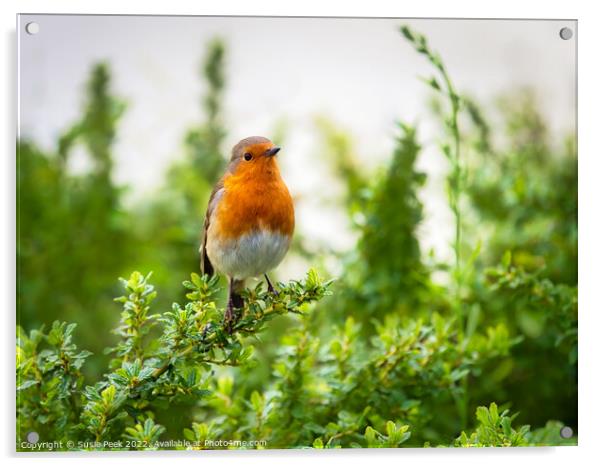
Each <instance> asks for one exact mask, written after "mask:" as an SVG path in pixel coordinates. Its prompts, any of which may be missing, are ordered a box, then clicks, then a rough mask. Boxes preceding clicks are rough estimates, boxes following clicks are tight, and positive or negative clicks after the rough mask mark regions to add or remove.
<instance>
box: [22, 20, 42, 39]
mask: <svg viewBox="0 0 602 466" xmlns="http://www.w3.org/2000/svg"><path fill="white" fill-rule="evenodd" d="M25 32H27V34H29V35H32V36H33V35H34V34H37V33H38V32H40V25H39V24H38V23H36V22H35V21H34V22H31V23H27V24H26V25H25Z"/></svg>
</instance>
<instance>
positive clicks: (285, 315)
mask: <svg viewBox="0 0 602 466" xmlns="http://www.w3.org/2000/svg"><path fill="white" fill-rule="evenodd" d="M400 37H405V39H406V40H407V41H409V43H410V45H411V46H412V47H413V48H414V49H415V50H416V51H417V52H418V53H420V54H422V55H424V57H425V58H426V60H427V63H429V64H430V66H431V67H432V69H433V70H434V75H433V76H432V77H427V78H426V79H425V82H426V83H427V85H428V86H429V87H430V89H431V90H432V91H433V93H434V100H433V102H434V103H433V106H432V107H433V110H434V117H435V118H436V119H437V120H438V121H440V122H441V123H442V131H441V137H440V138H439V140H438V145H439V147H440V149H441V153H442V156H443V158H442V160H445V161H446V162H447V164H448V168H449V172H448V173H449V175H448V177H447V180H446V184H445V195H446V196H447V199H448V201H449V206H450V210H451V212H452V217H453V235H451V236H452V238H453V239H452V242H451V245H450V250H451V251H452V253H453V260H452V261H441V260H439V259H438V258H437V257H436V256H435V255H434V254H433V253H432V252H431V251H425V250H424V248H423V247H421V241H420V228H421V227H422V224H421V223H422V221H423V219H424V215H425V213H424V207H423V204H422V200H421V189H422V188H423V186H424V185H425V183H426V182H428V178H427V174H425V173H422V172H421V171H420V170H418V169H417V168H416V164H417V160H418V159H419V157H420V155H421V154H422V147H421V143H420V142H419V141H420V137H419V131H418V128H416V127H414V126H412V125H408V124H406V123H403V122H398V124H397V131H398V133H397V137H396V140H395V146H394V150H393V152H392V154H391V157H390V158H389V161H388V162H387V165H386V166H383V167H380V168H378V169H377V170H376V171H375V172H366V171H365V169H363V168H360V167H361V164H359V163H358V158H357V157H358V154H355V153H354V152H353V151H352V147H354V145H353V144H352V140H353V138H352V136H351V135H349V134H347V133H346V132H345V131H344V130H342V129H340V128H338V127H337V126H336V125H335V124H334V123H332V122H330V121H328V120H326V119H322V120H321V121H320V125H319V129H320V132H319V134H320V135H321V136H322V146H321V148H316V150H320V149H321V150H322V151H323V153H324V157H325V158H326V159H327V160H329V161H330V162H331V168H332V177H333V178H336V179H338V180H339V181H340V182H341V186H342V187H343V195H342V196H341V199H340V202H339V207H341V208H342V209H343V210H345V211H346V212H347V214H348V218H349V226H350V228H351V230H352V231H353V233H354V234H355V235H356V238H357V241H356V245H355V248H353V250H351V251H347V252H344V253H335V252H331V251H327V250H320V251H316V250H314V249H315V248H314V249H312V248H308V247H306V246H305V241H304V238H303V237H302V235H300V234H299V235H298V238H297V239H296V240H295V247H294V248H293V251H291V254H296V255H298V256H299V257H300V258H302V259H303V260H305V261H307V262H308V263H309V264H310V265H313V266H315V267H316V268H317V269H319V270H320V273H318V272H317V271H316V270H315V269H314V268H310V270H309V272H307V274H306V277H305V278H304V279H303V280H291V281H288V282H280V283H279V284H278V286H277V289H278V294H277V295H274V294H272V293H269V292H268V291H267V290H266V289H265V287H264V286H263V285H262V284H258V285H256V286H251V287H249V288H248V289H246V290H245V291H244V293H243V295H244V302H245V304H244V312H243V316H242V318H241V320H240V321H239V322H238V323H237V324H236V326H235V327H234V329H233V332H232V333H231V334H230V333H228V332H226V331H225V330H224V324H223V314H224V304H225V299H224V289H223V288H224V287H223V285H222V284H221V283H220V280H219V279H218V278H217V277H213V278H209V277H207V276H200V275H197V274H194V273H193V274H192V275H191V276H190V279H189V280H186V281H184V283H183V287H180V286H179V285H178V284H177V283H176V282H177V281H178V280H177V279H175V278H174V277H178V276H180V277H184V276H187V275H188V274H189V272H190V270H194V268H195V267H197V265H198V264H197V262H198V258H197V256H196V250H197V249H198V240H199V231H200V229H201V220H202V214H203V211H202V208H203V206H204V205H206V202H207V197H208V195H209V192H210V189H211V187H212V184H213V182H214V181H215V179H216V177H217V176H218V175H219V173H220V170H222V168H223V166H224V163H225V162H224V161H225V160H226V159H225V156H224V151H223V147H222V143H223V141H224V139H225V136H226V134H227V133H226V130H225V126H224V119H225V112H224V110H223V105H222V99H223V96H224V94H225V92H226V91H227V86H226V82H227V81H226V76H225V72H224V65H225V60H226V58H227V49H226V47H225V44H224V43H223V42H222V41H220V40H216V41H214V42H212V43H210V44H209V46H208V51H207V55H206V58H205V60H204V62H203V65H202V67H201V70H202V76H203V79H204V80H205V82H206V84H207V87H206V92H205V95H204V97H203V99H202V100H201V103H202V109H203V111H204V114H205V120H204V121H203V122H202V123H200V124H198V125H197V126H194V127H192V128H191V129H189V130H188V131H186V133H185V134H184V135H183V142H182V144H183V148H184V149H185V154H186V155H185V157H184V158H183V159H182V160H179V161H178V162H176V163H174V165H173V166H172V167H171V168H170V169H169V170H168V173H167V176H166V182H165V184H164V186H163V187H162V188H161V189H159V190H158V191H157V192H156V193H155V194H154V195H153V196H151V197H150V198H149V199H146V200H145V201H144V202H139V203H136V204H135V205H133V206H131V205H130V206H127V204H126V203H125V202H124V199H123V197H124V193H125V190H124V188H123V187H120V186H117V185H116V184H115V183H114V182H113V180H112V177H111V173H112V167H113V162H112V144H113V142H114V140H115V137H116V134H117V132H118V130H119V126H118V123H119V118H120V116H121V115H122V114H123V112H124V111H125V110H126V104H125V103H124V102H125V101H123V100H122V99H120V98H118V97H115V96H114V95H112V93H111V87H110V69H109V66H108V65H107V64H99V65H97V66H95V67H94V69H93V70H92V73H91V77H90V80H89V85H88V88H87V91H86V101H85V102H86V105H85V107H84V112H83V116H82V118H81V119H80V120H79V121H78V122H76V123H75V124H74V125H72V127H70V128H67V130H66V131H65V132H64V134H63V135H62V137H61V138H60V139H59V140H58V141H57V145H56V149H55V150H54V151H50V152H49V153H45V152H44V151H42V150H41V149H40V148H38V147H37V146H36V144H35V143H34V142H33V141H25V140H22V141H19V142H18V155H19V178H18V180H19V203H20V204H19V212H18V220H19V223H18V224H19V232H18V273H19V290H18V296H19V324H20V325H19V326H18V328H17V355H16V356H17V449H19V450H30V449H36V448H37V447H36V444H31V443H29V442H28V434H29V433H30V432H37V433H38V434H39V437H40V442H58V444H54V445H52V446H50V447H48V448H52V449H62V450H88V449H91V450H95V449H101V450H104V449H174V448H176V449H206V448H316V449H323V448H341V447H369V448H381V447H384V448H396V447H416V446H455V447H482V446H527V445H563V444H574V443H575V442H576V440H575V438H572V439H563V438H561V436H560V430H561V428H562V427H563V426H565V425H568V426H570V427H571V428H572V429H573V430H576V427H577V411H576V403H577V383H576V382H577V379H576V373H577V277H576V250H577V249H576V248H577V239H576V238H577V222H576V213H577V199H576V176H577V170H576V168H577V167H576V156H575V152H574V143H573V135H569V136H568V137H567V141H566V144H565V146H564V148H563V149H562V150H558V149H557V148H555V146H554V145H553V144H552V143H551V142H550V141H549V137H548V134H547V132H546V129H545V122H544V121H543V119H542V117H541V116H540V115H539V113H538V112H537V108H536V103H535V101H534V99H533V98H532V95H531V94H530V93H528V92H524V93H520V94H518V95H515V96H514V97H505V98H503V99H501V100H500V104H499V113H500V116H501V117H502V118H503V119H504V121H505V122H506V126H505V128H504V130H505V136H504V138H502V140H501V141H496V142H495V143H494V141H492V140H491V139H492V138H491V137H490V134H491V131H492V130H491V128H490V127H489V124H488V121H489V118H488V116H487V115H486V113H485V111H484V110H483V109H482V108H481V106H480V105H479V104H478V103H477V102H475V101H474V100H473V99H471V98H470V96H468V95H464V94H462V93H461V92H460V91H459V90H457V89H456V87H455V86H454V84H453V80H452V78H451V75H450V72H449V71H448V70H447V68H446V67H445V66H444V64H443V60H442V58H441V57H440V56H439V55H438V54H437V53H436V52H435V51H434V50H433V49H432V48H431V47H430V45H429V43H428V41H427V39H426V38H425V37H424V36H422V35H421V34H419V33H417V32H415V31H412V30H410V29H409V28H405V27H404V28H402V30H401V35H400ZM81 147H83V148H84V149H85V150H86V151H87V152H88V153H89V154H90V156H91V159H92V160H93V161H94V164H93V166H92V168H91V169H90V171H88V172H86V173H84V174H74V173H72V172H71V171H70V169H69V161H70V159H71V157H74V154H75V151H76V149H78V148H81ZM126 206H127V207H126ZM74 245H76V247H74ZM327 259H331V260H336V261H337V262H338V263H339V264H342V265H341V273H340V274H338V276H337V278H336V279H332V280H330V279H323V278H321V277H322V276H326V277H328V276H329V273H328V268H327V267H325V266H324V265H323V264H325V263H326V262H327ZM132 264H135V265H136V267H137V268H139V269H140V270H144V271H149V270H153V271H154V274H153V275H152V276H151V274H150V273H147V274H142V273H139V272H134V273H131V274H129V275H128V278H126V279H121V288H118V286H117V285H116V281H115V278H114V277H117V276H123V275H126V274H127V273H128V271H129V270H130V269H131V267H132ZM441 276H443V277H444V278H443V279H441ZM154 284H156V285H157V290H158V291H159V292H157V291H156V289H155V286H154ZM115 295H119V297H118V298H116V299H114V301H115V302H112V301H113V296H115ZM174 302H175V303H174ZM171 303H174V304H171ZM170 304H171V305H170ZM119 307H120V308H121V314H119ZM111 310H113V311H111ZM76 323H77V327H76ZM25 328H27V329H32V328H33V329H34V330H25ZM111 328H113V331H112V333H111V332H110V329H111ZM82 342H85V344H82ZM79 347H81V348H85V349H79ZM498 405H499V408H498ZM511 413H512V414H511ZM530 426H534V427H533V428H532V427H530ZM44 448H46V447H44ZM48 448H46V449H48Z"/></svg>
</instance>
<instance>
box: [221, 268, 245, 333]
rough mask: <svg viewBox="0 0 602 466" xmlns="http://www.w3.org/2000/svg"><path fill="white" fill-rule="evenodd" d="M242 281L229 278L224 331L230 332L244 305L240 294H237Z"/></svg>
mask: <svg viewBox="0 0 602 466" xmlns="http://www.w3.org/2000/svg"><path fill="white" fill-rule="evenodd" d="M241 284H242V282H241V281H239V280H234V278H231V279H230V287H229V290H228V305H227V306H226V312H225V314H224V324H225V327H226V331H227V332H228V333H232V330H233V327H234V325H235V324H236V322H238V320H239V319H240V317H241V316H240V314H241V313H240V310H241V309H242V308H243V306H244V301H243V299H242V296H241V295H240V294H238V288H240V286H241Z"/></svg>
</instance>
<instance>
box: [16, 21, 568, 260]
mask: <svg viewBox="0 0 602 466" xmlns="http://www.w3.org/2000/svg"><path fill="white" fill-rule="evenodd" d="M31 21H35V22H37V23H39V26H40V31H39V33H38V34H36V35H29V34H27V33H25V31H24V27H25V25H26V24H27V23H29V22H31ZM402 24H409V25H410V26H411V27H412V28H414V29H415V30H417V31H419V32H422V33H424V34H425V35H426V36H427V38H428V39H429V42H430V44H431V47H432V48H433V49H435V50H437V51H439V52H440V54H441V55H442V57H443V59H444V61H445V63H446V65H447V68H448V70H449V72H450V74H451V76H452V79H453V80H454V82H455V84H456V87H457V88H458V89H459V90H460V91H461V92H468V93H470V94H471V95H473V96H475V97H477V98H478V99H480V100H481V101H483V102H485V103H488V104H491V103H492V102H493V101H494V99H495V97H496V96H498V95H499V94H500V93H503V92H508V91H511V90H512V89H516V88H518V87H523V86H529V87H532V88H534V89H535V91H536V94H537V97H538V98H539V101H540V103H541V108H542V110H543V112H544V115H545V117H546V119H547V120H548V122H549V125H550V128H551V130H552V131H551V132H552V134H553V135H555V136H558V138H559V139H560V138H561V137H562V135H564V134H566V133H567V132H570V131H574V130H575V128H574V122H575V115H576V106H575V105H576V102H575V82H576V81H575V79H576V55H575V37H573V39H571V40H568V41H564V40H561V39H560V37H559V30H560V29H561V28H562V27H564V26H569V27H571V28H572V29H573V31H575V32H576V23H575V22H573V21H553V20H545V21H543V20H522V21H516V20H430V19H427V20H403V19H326V18H313V19H309V18H243V17H229V18H227V17H149V16H78V15H74V16H62V15H22V16H21V17H20V21H19V31H18V36H19V47H20V50H19V72H20V80H19V111H20V119H19V120H20V134H21V135H22V136H26V137H30V138H33V139H34V140H35V141H36V142H37V143H38V144H40V145H41V146H42V147H43V148H52V147H53V144H54V143H55V141H56V139H57V137H58V135H59V134H60V133H61V132H62V131H64V130H65V129H66V128H68V127H69V125H70V124H71V123H72V122H74V121H75V120H76V119H77V117H78V115H79V112H80V110H81V108H82V90H83V86H84V83H85V81H86V79H87V78H88V73H89V70H90V67H91V65H92V64H93V63H95V62H98V61H100V60H106V61H108V62H109V63H110V65H111V69H112V73H113V89H114V92H115V93H116V94H118V95H119V96H121V97H123V98H125V100H126V101H127V104H128V107H127V111H126V113H125V115H124V116H123V118H122V120H121V123H120V125H119V134H118V141H117V144H116V146H115V151H114V154H115V158H116V168H115V180H116V181H117V182H118V183H121V184H128V185H131V186H132V188H133V189H132V193H133V194H132V195H133V197H134V198H140V197H141V196H142V195H143V194H144V193H147V192H149V191H150V190H152V189H154V188H155V187H156V186H157V185H158V184H160V183H161V182H162V180H163V175H164V169H165V167H167V166H168V165H169V164H170V163H171V161H172V160H173V159H175V158H178V157H181V156H182V153H183V151H182V140H183V135H184V134H185V132H186V130H187V129H189V128H190V127H191V126H193V125H195V124H196V123H198V122H199V121H201V118H202V114H201V110H200V105H199V101H200V97H201V95H202V93H203V91H204V88H203V84H202V82H201V80H200V79H199V65H200V63H201V60H202V57H203V56H204V53H205V50H206V48H205V45H206V43H207V41H209V40H211V39H213V38H215V37H217V36H219V37H221V38H223V39H224V40H225V42H226V45H227V71H226V77H227V87H226V95H225V99H226V100H225V116H226V122H227V127H228V129H229V131H230V132H229V134H228V138H227V140H226V144H225V149H226V150H228V151H229V148H230V147H231V146H232V145H234V144H235V143H236V142H237V141H238V140H240V139H242V138H243V137H246V136H250V135H262V136H266V137H270V136H271V135H272V134H273V131H274V127H275V125H276V124H277V122H278V121H279V120H281V119H283V118H284V119H285V120H286V122H287V125H288V132H287V138H286V141H285V144H284V147H283V150H282V152H281V154H280V155H279V157H280V163H281V167H282V171H283V176H284V178H285V180H286V181H287V184H288V185H289V188H290V190H291V192H292V193H293V195H294V196H295V197H296V198H298V199H299V202H298V204H297V224H298V225H299V228H300V229H302V230H303V231H304V233H305V234H307V235H309V236H310V237H315V238H317V239H320V240H322V241H325V242H327V243H330V244H331V245H332V246H333V247H335V248H337V249H346V248H349V247H351V246H352V244H353V242H352V241H353V238H352V236H351V235H349V233H348V232H347V230H346V228H345V227H344V223H345V215H344V213H342V212H337V211H336V210H333V206H327V205H326V203H325V202H324V201H325V200H327V199H328V198H332V196H334V195H336V193H337V192H338V190H337V188H336V186H335V187H329V185H330V183H329V178H328V176H326V175H325V171H326V165H325V164H324V162H323V161H321V160H320V159H319V157H318V148H319V147H320V141H319V140H318V139H317V134H318V133H317V132H316V129H315V125H314V118H315V117H316V116H317V115H325V116H328V117H329V118H331V119H332V120H333V121H334V122H336V123H337V124H339V125H341V126H342V127H343V128H345V129H346V130H348V131H349V132H350V133H351V134H352V135H353V138H354V141H355V144H356V149H357V150H356V152H357V154H358V156H360V157H361V160H362V163H365V164H366V166H367V167H368V168H369V169H372V168H374V167H376V166H378V165H379V164H381V163H383V162H386V160H388V158H389V157H390V154H391V149H392V147H393V136H394V135H395V126H394V122H395V121H396V120H399V119H401V120H403V121H406V122H411V123H417V124H418V127H419V137H420V139H421V143H422V144H423V145H424V146H425V151H424V154H423V155H422V157H421V159H420V161H419V165H420V168H422V169H423V170H425V171H426V172H427V174H428V175H429V177H430V178H429V184H428V185H427V187H426V189H425V191H424V192H423V193H422V198H423V200H424V202H425V206H426V219H425V222H424V225H423V227H422V229H421V232H422V242H423V245H424V246H425V247H426V248H430V247H433V248H435V251H436V252H437V254H438V255H439V256H440V257H449V245H448V242H449V239H450V237H451V234H452V233H451V228H447V227H445V226H446V225H449V222H450V219H451V215H450V213H449V209H448V207H447V204H446V202H445V197H444V194H443V193H444V191H443V189H444V188H443V183H442V179H443V177H444V176H445V173H446V170H447V166H446V163H445V161H444V159H443V158H442V157H441V156H440V154H439V153H438V152H437V150H436V137H437V134H436V132H435V127H434V126H433V123H432V120H431V117H430V114H429V110H428V107H427V104H426V103H427V99H428V97H429V94H430V93H429V90H428V88H427V87H426V86H425V85H424V83H422V82H421V81H420V80H419V79H417V78H418V77H419V76H429V75H431V74H432V68H431V67H430V66H429V64H427V63H426V60H425V59H424V57H422V56H420V55H418V54H417V53H416V52H415V51H414V50H413V49H412V48H411V47H410V45H409V44H408V43H407V42H406V41H405V40H404V39H403V38H402V37H401V35H400V33H399V26H400V25H402ZM81 160H83V161H85V157H82V158H81ZM82 164H83V165H85V164H84V163H83V162H82ZM74 169H75V170H77V169H82V167H78V166H77V159H76V166H74ZM203 209H204V206H200V208H199V211H201V212H202V211H203Z"/></svg>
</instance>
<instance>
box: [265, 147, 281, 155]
mask: <svg viewBox="0 0 602 466" xmlns="http://www.w3.org/2000/svg"><path fill="white" fill-rule="evenodd" d="M278 152H280V147H276V146H274V147H272V148H271V149H268V150H267V151H266V152H265V155H266V156H267V157H274V156H275V155H276V154H277V153H278Z"/></svg>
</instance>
